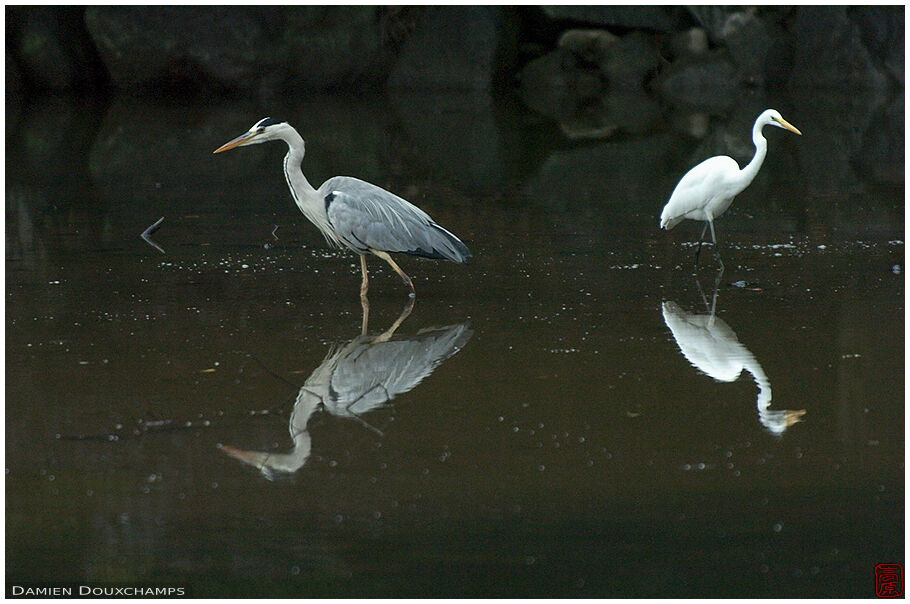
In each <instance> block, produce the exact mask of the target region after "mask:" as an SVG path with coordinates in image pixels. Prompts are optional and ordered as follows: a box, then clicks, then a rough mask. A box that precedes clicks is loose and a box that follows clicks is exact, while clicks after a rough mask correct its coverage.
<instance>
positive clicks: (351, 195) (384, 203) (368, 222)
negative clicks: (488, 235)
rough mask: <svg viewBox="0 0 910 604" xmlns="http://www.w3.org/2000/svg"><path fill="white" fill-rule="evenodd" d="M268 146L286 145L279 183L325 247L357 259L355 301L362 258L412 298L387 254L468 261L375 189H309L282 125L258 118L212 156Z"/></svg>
mask: <svg viewBox="0 0 910 604" xmlns="http://www.w3.org/2000/svg"><path fill="white" fill-rule="evenodd" d="M273 140H282V141H284V142H285V143H287V146H288V153H287V155H285V157H284V177H285V179H286V180H287V183H288V188H289V189H290V190H291V196H292V197H293V198H294V202H295V203H296V204H297V207H298V208H300V211H301V212H303V215H304V216H306V217H307V218H308V219H309V220H310V222H312V223H313V224H314V225H316V228H318V229H319V230H320V232H322V234H323V235H324V236H325V238H326V240H327V241H328V242H329V243H331V244H333V245H336V246H339V247H346V248H348V249H350V250H351V251H353V252H355V253H357V254H358V255H359V256H360V268H361V270H362V272H363V281H362V283H361V287H360V294H361V297H364V298H365V296H366V292H367V286H368V279H367V264H366V254H368V253H370V254H374V255H376V256H379V257H380V258H382V259H383V260H385V261H386V262H388V263H389V265H390V266H391V267H392V268H393V269H394V270H395V272H396V273H398V275H399V276H401V278H402V279H403V280H404V282H405V283H406V284H407V285H408V286H409V287H410V288H411V295H412V296H413V295H414V284H413V282H412V281H411V279H410V277H408V276H407V275H406V274H405V272H404V271H403V270H401V268H400V267H399V266H398V265H397V264H396V263H395V261H394V260H392V257H391V256H389V252H392V253H403V254H410V255H412V256H422V257H424V258H434V259H439V260H451V261H452V262H458V263H461V264H464V263H466V262H467V261H468V258H470V257H471V252H470V251H469V250H468V248H467V246H465V244H464V243H462V242H461V240H459V239H458V237H456V236H455V235H453V234H452V233H450V232H449V231H447V230H446V229H444V228H442V227H441V226H439V225H438V224H436V223H435V222H434V221H433V219H432V218H430V217H429V216H428V215H427V214H426V212H424V211H423V210H421V209H420V208H418V207H417V206H415V205H413V204H411V203H409V202H408V201H406V200H404V199H402V198H401V197H398V196H397V195H394V194H393V193H389V192H388V191H386V190H385V189H383V188H381V187H377V186H376V185H373V184H370V183H368V182H364V181H362V180H360V179H358V178H352V177H350V176H335V177H333V178H330V179H328V180H327V181H325V182H324V183H322V186H320V187H319V188H318V189H315V188H313V186H312V185H311V184H310V183H309V181H308V180H307V179H306V176H304V175H303V170H302V169H301V167H300V164H301V162H302V161H303V155H304V152H305V144H304V141H303V138H302V137H301V136H300V134H299V133H298V132H297V130H295V129H294V128H293V126H291V125H290V124H288V123H287V122H282V121H279V120H274V119H272V118H268V117H267V118H263V119H261V120H259V121H258V122H256V123H255V124H253V127H252V128H250V129H249V131H247V132H244V133H243V134H241V135H240V136H238V137H237V138H235V139H233V140H231V141H229V142H227V143H225V144H224V145H222V146H221V147H219V148H217V149H215V151H214V152H215V153H221V152H222V151H227V150H229V149H233V148H234V147H244V146H246V145H255V144H259V143H264V142H268V141H273Z"/></svg>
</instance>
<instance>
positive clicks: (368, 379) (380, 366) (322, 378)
mask: <svg viewBox="0 0 910 604" xmlns="http://www.w3.org/2000/svg"><path fill="white" fill-rule="evenodd" d="M412 308H413V298H412V299H411V300H410V304H409V305H407V306H406V307H405V309H404V311H403V312H402V314H401V316H400V317H399V318H398V320H396V321H395V323H394V324H393V325H392V326H391V327H390V328H389V329H387V330H386V331H385V332H383V333H382V334H380V335H378V336H368V335H366V334H362V335H360V336H358V337H357V338H355V339H354V340H351V341H350V342H347V343H343V342H339V343H336V344H333V345H332V346H331V347H330V349H329V351H328V353H327V354H326V356H325V358H324V359H323V361H322V363H321V364H320V365H319V367H317V368H316V369H315V370H314V371H313V373H312V374H310V377H309V378H307V380H306V382H304V384H303V386H301V388H300V390H299V391H298V393H297V399H296V401H295V402H294V407H293V409H292V410H291V417H290V423H289V426H288V427H289V431H290V434H291V439H292V441H293V449H292V450H291V451H289V452H287V453H277V452H271V451H268V452H267V451H250V450H243V449H238V448H235V447H231V446H228V445H221V446H220V449H221V451H222V452H224V453H226V454H227V455H229V456H231V457H233V458H235V459H239V460H240V461H242V462H244V463H246V464H249V465H251V466H253V467H255V468H258V469H259V470H260V471H261V472H262V473H263V474H264V475H265V476H266V477H267V478H269V479H273V478H275V476H276V475H278V474H291V473H293V472H296V471H297V470H299V469H300V468H301V467H303V465H304V464H305V463H306V462H307V460H308V459H309V457H310V453H311V450H312V442H311V438H310V433H309V429H308V427H307V424H308V423H309V421H310V417H311V416H312V415H313V414H314V413H315V412H316V411H317V409H319V408H320V407H321V408H322V409H323V410H324V411H325V412H326V413H328V414H329V415H332V416H335V417H338V418H345V419H354V420H356V421H358V422H359V423H360V424H361V425H363V426H364V427H366V428H369V429H370V430H372V431H374V432H377V433H378V434H380V435H382V432H381V431H380V430H378V429H377V428H374V427H373V426H371V425H370V424H368V423H367V421H366V420H365V419H363V417H362V416H363V415H366V414H367V413H370V412H371V411H374V410H376V409H380V408H382V407H385V406H387V405H389V404H390V403H391V402H392V400H393V399H394V398H395V397H396V396H399V395H402V394H404V393H406V392H409V391H411V390H412V389H414V388H415V387H417V385H418V384H420V382H421V381H423V380H424V379H426V378H427V377H429V376H430V374H432V373H433V371H434V370H435V369H436V368H437V367H438V366H439V365H440V364H441V363H443V362H444V361H445V360H446V359H448V358H450V357H452V356H453V355H455V354H456V353H457V352H459V351H460V350H461V349H462V348H464V346H465V345H466V344H467V343H468V340H470V339H471V336H472V334H473V333H474V332H473V330H471V328H470V326H469V325H468V324H466V323H462V324H457V325H449V326H446V327H431V328H427V329H422V330H420V331H419V332H418V333H417V334H415V335H413V336H395V337H394V339H393V337H392V336H393V335H394V333H395V331H396V330H397V329H398V327H399V326H400V325H401V323H402V322H403V321H404V319H405V318H407V316H408V314H410V312H411V309H412Z"/></svg>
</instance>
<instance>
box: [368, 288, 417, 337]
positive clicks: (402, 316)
mask: <svg viewBox="0 0 910 604" xmlns="http://www.w3.org/2000/svg"><path fill="white" fill-rule="evenodd" d="M414 300H415V298H408V303H407V304H405V305H404V309H403V310H402V311H401V314H400V315H399V316H398V318H397V319H395V322H394V323H392V326H391V327H389V328H388V329H386V330H385V331H384V332H383V333H381V334H380V335H378V336H376V338H375V339H374V340H373V342H374V343H375V342H387V341H388V340H389V339H390V338H391V337H392V335H393V334H394V333H395V331H396V330H397V329H398V328H399V327H401V324H402V323H404V320H405V319H407V318H408V315H410V314H411V311H412V310H414Z"/></svg>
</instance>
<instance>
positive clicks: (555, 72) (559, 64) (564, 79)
mask: <svg viewBox="0 0 910 604" xmlns="http://www.w3.org/2000/svg"><path fill="white" fill-rule="evenodd" d="M575 63H576V61H575V57H574V56H573V55H572V53H570V52H569V51H567V50H564V49H562V48H558V49H556V50H554V51H552V52H549V53H547V54H545V55H543V56H542V57H537V58H536V59H532V60H531V61H528V63H527V64H526V65H525V66H524V67H523V68H522V70H521V72H520V73H519V74H518V78H519V80H520V81H521V87H522V89H536V88H572V87H573V82H574V81H575V76H574V72H575Z"/></svg>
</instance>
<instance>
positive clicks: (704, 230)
mask: <svg viewBox="0 0 910 604" xmlns="http://www.w3.org/2000/svg"><path fill="white" fill-rule="evenodd" d="M707 231H708V223H707V222H706V223H705V226H704V228H703V229H702V230H701V235H700V236H699V238H698V247H696V248H695V266H696V267H697V266H698V254H699V253H700V252H701V244H702V243H703V242H704V241H705V233H706V232H707Z"/></svg>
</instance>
